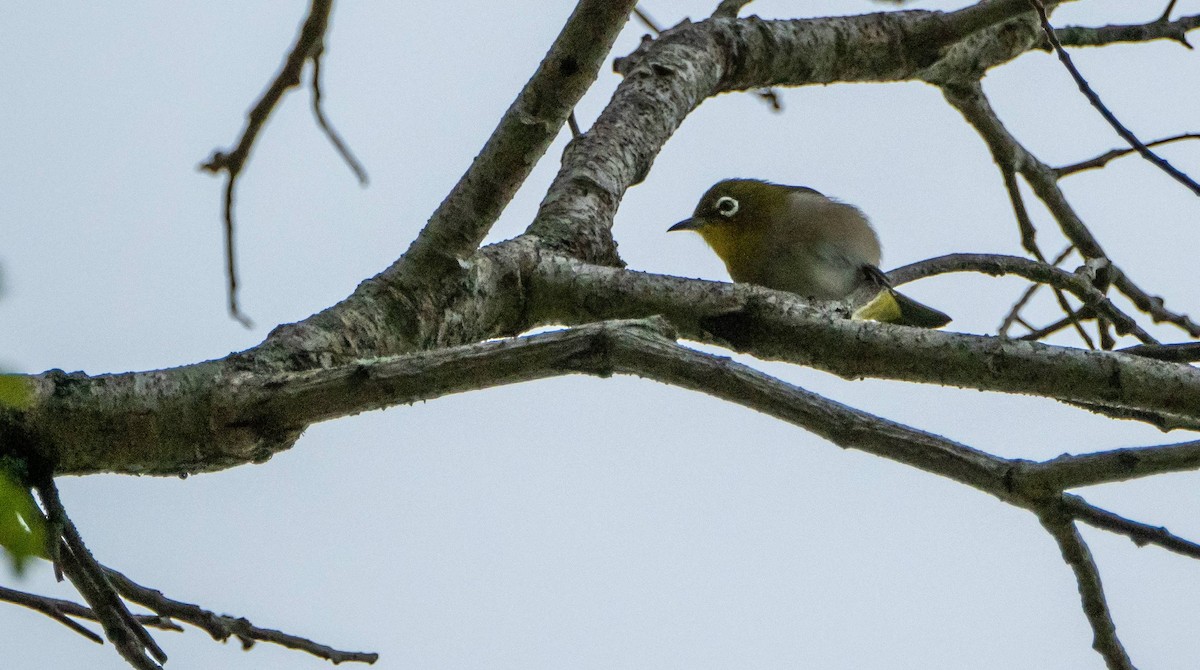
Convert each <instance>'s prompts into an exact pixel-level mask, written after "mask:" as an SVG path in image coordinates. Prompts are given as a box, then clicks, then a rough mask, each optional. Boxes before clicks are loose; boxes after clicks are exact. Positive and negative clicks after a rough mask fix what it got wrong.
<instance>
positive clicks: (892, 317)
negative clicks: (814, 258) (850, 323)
mask: <svg viewBox="0 0 1200 670" xmlns="http://www.w3.org/2000/svg"><path fill="white" fill-rule="evenodd" d="M854 318H856V319H865V320H868V321H882V322H884V323H898V324H901V325H904V326H916V327H918V328H941V327H942V326H944V325H946V324H948V323H950V317H949V316H948V315H946V314H945V313H944V312H940V311H938V310H936V309H934V308H932V307H930V306H928V305H922V304H921V303H919V302H917V301H916V300H913V299H912V298H910V297H908V296H906V295H904V294H902V293H899V292H898V291H896V290H895V289H893V288H891V287H890V286H885V287H884V288H883V290H882V291H880V292H879V293H878V294H877V295H876V296H875V297H874V298H872V299H871V301H870V302H868V303H867V304H865V305H863V306H862V307H859V308H858V309H857V310H855V312H854Z"/></svg>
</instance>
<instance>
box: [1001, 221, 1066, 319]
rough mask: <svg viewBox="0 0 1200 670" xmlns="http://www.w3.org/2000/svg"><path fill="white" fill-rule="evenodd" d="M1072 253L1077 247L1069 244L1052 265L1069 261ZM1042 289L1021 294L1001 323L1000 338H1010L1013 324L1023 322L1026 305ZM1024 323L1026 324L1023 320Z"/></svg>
mask: <svg viewBox="0 0 1200 670" xmlns="http://www.w3.org/2000/svg"><path fill="white" fill-rule="evenodd" d="M1072 251H1075V246H1074V245H1072V244H1068V245H1067V247H1066V248H1065V249H1063V250H1062V251H1061V252H1059V254H1058V255H1057V256H1055V257H1054V262H1053V263H1051V265H1053V266H1055V267H1058V265H1059V264H1060V263H1062V262H1063V261H1065V260H1066V259H1067V256H1070V255H1071V252H1072ZM1041 287H1042V285H1041V284H1032V285H1030V286H1029V288H1027V289H1025V292H1024V293H1022V294H1021V297H1020V298H1018V299H1017V301H1016V302H1015V303H1013V306H1012V308H1011V309H1009V310H1008V314H1007V315H1006V316H1005V317H1004V320H1003V321H1001V322H1000V327H999V328H997V329H996V332H997V334H999V335H1000V337H1008V331H1009V330H1010V329H1012V326H1013V324H1014V323H1016V322H1017V321H1018V320H1021V310H1023V309H1025V305H1027V304H1029V301H1030V300H1032V299H1033V296H1034V295H1036V294H1037V291H1038V289H1039V288H1041ZM1022 323H1024V321H1023V320H1022ZM1027 327H1028V326H1027ZM1029 330H1033V328H1029Z"/></svg>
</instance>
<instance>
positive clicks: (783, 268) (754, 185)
mask: <svg viewBox="0 0 1200 670" xmlns="http://www.w3.org/2000/svg"><path fill="white" fill-rule="evenodd" d="M675 230H694V231H696V232H697V233H700V236H701V237H703V238H704V241H705V242H707V243H708V246H710V247H712V250H713V251H715V252H716V253H717V256H720V258H721V260H723V261H725V267H726V268H728V270H729V276H730V277H732V278H733V280H734V281H735V282H747V283H750V284H758V285H759V286H765V287H767V288H773V289H778V290H781V291H790V292H792V293H796V294H799V295H802V296H805V297H809V298H818V299H821V300H841V299H842V298H845V297H846V296H848V295H850V294H851V293H853V292H854V291H855V290H856V289H858V288H859V287H861V286H865V285H874V286H878V287H879V288H880V289H881V290H880V292H879V294H878V295H877V296H876V297H875V298H874V299H872V300H871V301H870V302H869V303H867V304H866V305H864V306H863V307H861V308H860V309H858V310H857V311H856V312H855V313H854V316H855V318H860V319H870V320H874V321H884V322H887V323H899V324H903V325H906V326H919V327H922V328H940V327H942V326H944V325H946V324H947V323H950V317H949V316H946V315H945V314H943V313H942V312H939V311H938V310H936V309H933V308H932V307H928V306H926V305H922V304H921V303H919V302H917V301H916V300H913V299H912V298H909V297H907V296H904V295H901V294H900V293H898V292H897V291H896V290H894V289H893V288H892V287H891V286H890V285H889V284H888V281H887V277H886V276H885V275H884V274H883V272H882V271H881V270H880V269H879V238H878V237H876V235H875V231H874V230H873V229H872V228H871V224H870V223H869V222H868V221H867V217H866V216H864V215H863V213H862V212H861V211H860V210H859V209H858V208H857V207H855V206H853V205H847V204H846V203H843V202H838V201H837V200H834V199H832V198H828V197H826V196H824V195H822V194H821V193H819V192H818V191H815V190H813V189H811V188H806V187H804V186H785V185H783V184H772V183H771V182H767V181H761V180H757V179H726V180H724V181H720V182H717V184H716V185H714V186H713V187H712V188H710V189H708V192H707V193H705V194H704V197H702V198H700V204H698V205H696V211H695V212H694V213H693V214H692V217H691V218H690V219H684V220H683V221H680V222H679V223H677V224H675V225H673V226H671V227H670V228H668V229H667V231H668V232H670V231H675Z"/></svg>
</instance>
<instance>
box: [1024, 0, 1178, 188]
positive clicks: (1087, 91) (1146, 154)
mask: <svg viewBox="0 0 1200 670" xmlns="http://www.w3.org/2000/svg"><path fill="white" fill-rule="evenodd" d="M1029 4H1030V5H1032V6H1033V8H1034V9H1035V10H1036V11H1037V13H1038V19H1039V20H1040V21H1041V22H1042V30H1043V31H1044V32H1045V33H1046V39H1048V40H1050V45H1051V46H1053V47H1054V51H1055V53H1057V54H1058V59H1059V60H1060V61H1062V64H1063V67H1065V68H1067V72H1069V73H1070V74H1071V78H1072V79H1074V80H1075V84H1076V85H1077V86H1078V87H1079V91H1080V92H1081V93H1083V95H1084V96H1085V97H1086V98H1087V99H1088V102H1090V103H1092V106H1093V107H1095V108H1096V111H1098V112H1100V116H1102V117H1104V120H1105V121H1107V122H1108V124H1109V125H1110V126H1112V127H1113V130H1115V131H1117V134H1118V135H1120V136H1121V138H1122V139H1124V140H1125V141H1126V142H1128V143H1129V146H1131V147H1133V148H1134V149H1135V150H1136V151H1137V152H1138V154H1140V155H1141V157H1142V158H1145V159H1146V160H1147V161H1150V163H1151V164H1153V165H1154V166H1155V167H1157V168H1158V169H1160V170H1162V171H1163V172H1165V173H1167V174H1168V175H1171V178H1172V179H1174V180H1175V181H1177V182H1179V183H1181V184H1183V185H1184V186H1186V187H1187V188H1188V189H1190V190H1191V191H1192V193H1195V194H1196V195H1200V184H1197V183H1196V182H1195V180H1193V179H1192V178H1191V177H1189V176H1187V175H1186V174H1184V173H1183V172H1180V171H1179V170H1177V169H1176V168H1175V167H1174V166H1172V165H1171V164H1170V163H1168V162H1167V161H1166V160H1165V159H1164V158H1162V157H1161V156H1159V155H1158V154H1156V153H1154V152H1153V151H1151V150H1150V149H1149V148H1148V147H1146V145H1145V144H1142V141H1141V140H1139V139H1138V138H1137V136H1136V135H1134V134H1133V132H1131V131H1130V130H1129V129H1128V128H1126V127H1125V126H1124V125H1122V124H1121V122H1120V121H1119V120H1117V117H1116V116H1115V115H1114V114H1113V113H1112V111H1110V110H1109V109H1108V107H1106V106H1105V105H1104V102H1103V101H1101V100H1100V96H1098V95H1096V92H1095V91H1093V90H1092V87H1091V86H1090V85H1089V84H1088V82H1087V80H1086V79H1084V78H1083V75H1082V74H1080V72H1079V70H1078V69H1077V68H1076V67H1075V63H1073V62H1072V61H1071V56H1070V55H1068V54H1067V50H1066V49H1064V48H1063V45H1062V42H1059V41H1058V36H1057V35H1055V34H1054V26H1052V25H1050V17H1049V16H1047V14H1046V6H1045V5H1043V4H1042V0H1029Z"/></svg>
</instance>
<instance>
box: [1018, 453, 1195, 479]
mask: <svg viewBox="0 0 1200 670" xmlns="http://www.w3.org/2000/svg"><path fill="white" fill-rule="evenodd" d="M1198 468H1200V441H1194V442H1182V443H1179V444H1164V445H1158V446H1153V447H1136V448H1127V449H1113V450H1110V451H1098V452H1095V453H1091V454H1080V455H1078V456H1073V455H1071V454H1063V455H1062V456H1059V457H1058V458H1054V459H1051V460H1048V461H1043V462H1040V463H1029V464H1023V465H1022V467H1021V472H1020V475H1019V476H1020V477H1022V478H1024V479H1026V480H1028V481H1029V482H1030V483H1032V484H1033V485H1036V486H1042V487H1045V488H1048V489H1053V490H1056V491H1062V490H1064V489H1072V488H1078V487H1080V486H1093V485H1095V484H1104V483H1107V482H1123V481H1128V480H1130V479H1137V478H1140V477H1149V476H1151V475H1157V474H1162V473H1164V472H1183V471H1186V470H1195V469H1198Z"/></svg>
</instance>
